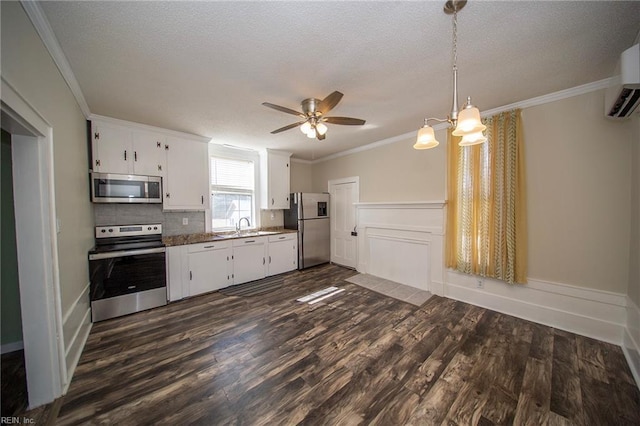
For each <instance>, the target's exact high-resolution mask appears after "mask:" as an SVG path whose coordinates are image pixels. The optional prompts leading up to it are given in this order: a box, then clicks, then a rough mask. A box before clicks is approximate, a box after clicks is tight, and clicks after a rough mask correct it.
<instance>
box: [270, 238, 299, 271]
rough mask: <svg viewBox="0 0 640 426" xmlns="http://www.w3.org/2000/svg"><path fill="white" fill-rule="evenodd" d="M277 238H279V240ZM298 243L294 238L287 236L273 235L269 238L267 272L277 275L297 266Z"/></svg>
mask: <svg viewBox="0 0 640 426" xmlns="http://www.w3.org/2000/svg"><path fill="white" fill-rule="evenodd" d="M278 238H281V240H279V239H278ZM297 263H298V244H297V241H296V238H295V235H294V238H290V237H288V236H284V235H283V236H274V237H270V238H269V261H268V264H269V268H268V274H267V275H269V276H271V275H277V274H282V273H284V272H289V271H293V270H294V269H296V268H297V267H298V264H297Z"/></svg>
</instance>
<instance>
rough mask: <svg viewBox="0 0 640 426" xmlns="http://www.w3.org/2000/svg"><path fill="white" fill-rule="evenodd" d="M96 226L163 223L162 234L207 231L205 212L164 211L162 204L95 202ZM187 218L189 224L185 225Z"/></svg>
mask: <svg viewBox="0 0 640 426" xmlns="http://www.w3.org/2000/svg"><path fill="white" fill-rule="evenodd" d="M93 207H94V209H93V212H94V216H95V221H96V226H106V225H134V224H147V223H161V224H162V235H164V236H172V235H181V234H195V233H201V232H205V224H204V212H203V211H202V212H191V211H185V212H163V211H162V204H94V205H93ZM184 218H186V219H187V222H188V224H187V225H183V224H182V222H183V219H184Z"/></svg>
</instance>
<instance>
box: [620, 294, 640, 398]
mask: <svg viewBox="0 0 640 426" xmlns="http://www.w3.org/2000/svg"><path fill="white" fill-rule="evenodd" d="M622 350H623V352H624V355H625V357H626V358H627V362H628V363H629V368H630V369H631V373H632V374H633V377H634V379H636V384H637V385H638V387H640V308H638V306H637V305H636V304H635V303H633V300H631V299H630V298H629V297H627V327H626V328H625V333H624V338H623V342H622Z"/></svg>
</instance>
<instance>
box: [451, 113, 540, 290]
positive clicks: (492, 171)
mask: <svg viewBox="0 0 640 426" xmlns="http://www.w3.org/2000/svg"><path fill="white" fill-rule="evenodd" d="M483 122H484V123H485V124H486V125H487V142H486V143H484V144H482V145H476V146H466V147H460V146H458V139H456V138H454V137H453V136H452V135H451V133H449V139H448V169H449V170H448V173H449V176H448V179H447V181H448V189H447V193H448V205H447V233H446V242H447V251H446V266H447V267H449V268H453V269H456V270H457V271H460V272H463V273H466V274H474V275H481V276H485V277H491V278H497V279H499V280H503V281H505V282H507V283H510V284H513V283H526V282H527V275H526V274H527V226H526V192H525V173H524V156H523V155H524V150H523V140H522V136H521V134H522V132H521V130H520V111H519V110H513V111H507V112H503V113H500V114H497V115H494V116H492V117H487V118H485V119H483Z"/></svg>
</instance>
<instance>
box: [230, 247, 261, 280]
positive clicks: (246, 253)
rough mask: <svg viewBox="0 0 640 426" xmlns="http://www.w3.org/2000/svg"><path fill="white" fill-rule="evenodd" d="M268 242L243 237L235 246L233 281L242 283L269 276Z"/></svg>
mask: <svg viewBox="0 0 640 426" xmlns="http://www.w3.org/2000/svg"><path fill="white" fill-rule="evenodd" d="M265 248H266V242H265V241H264V240H263V241H255V240H253V239H241V240H238V241H235V242H234V246H233V283H234V284H242V283H246V282H249V281H254V280H259V279H261V278H264V277H266V276H267V273H266V270H267V261H266V257H265Z"/></svg>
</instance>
